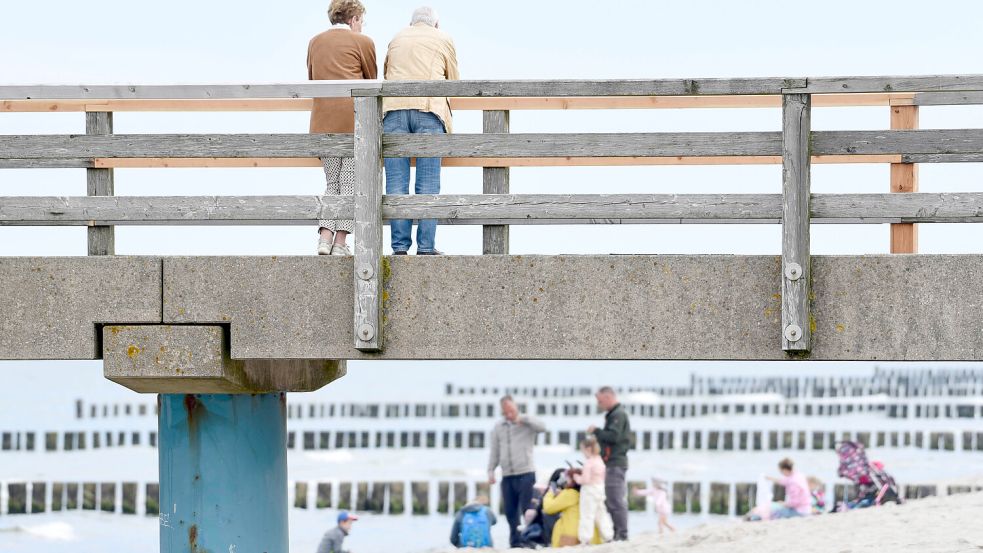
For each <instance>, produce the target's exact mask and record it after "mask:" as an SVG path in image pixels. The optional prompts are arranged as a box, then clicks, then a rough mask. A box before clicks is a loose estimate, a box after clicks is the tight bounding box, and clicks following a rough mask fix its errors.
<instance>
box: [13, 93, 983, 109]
mask: <svg viewBox="0 0 983 553" xmlns="http://www.w3.org/2000/svg"><path fill="white" fill-rule="evenodd" d="M931 96H942V94H931ZM969 96H970V95H969V94H965V93H960V94H958V95H952V96H950V95H948V94H945V97H946V98H950V99H951V101H950V103H969V102H968V101H966V102H963V101H960V97H969ZM915 97H916V95H915V94H913V93H905V94H822V95H817V96H816V98H815V103H814V105H813V107H864V106H889V105H911V104H914V103H915V102H916V100H915ZM450 102H451V108H452V109H453V110H455V111H469V110H472V111H484V110H509V111H519V110H595V109H694V108H695V109H706V108H735V109H739V108H779V107H781V105H782V99H781V96H780V95H777V94H772V95H755V96H608V97H603V96H588V97H563V98H549V97H547V98H536V97H519V98H451V99H450ZM931 102H932V103H931V105H943V103H945V101H944V100H943V99H941V98H939V99H937V100H933V101H931ZM981 103H983V102H981ZM313 105H314V101H313V100H312V99H310V98H283V99H271V98H252V99H231V100H228V99H213V100H96V99H93V100H3V101H0V112H4V113H17V112H35V113H60V112H85V111H113V112H117V111H118V112H197V111H217V112H223V111H310V110H311V107H312V106H313Z"/></svg>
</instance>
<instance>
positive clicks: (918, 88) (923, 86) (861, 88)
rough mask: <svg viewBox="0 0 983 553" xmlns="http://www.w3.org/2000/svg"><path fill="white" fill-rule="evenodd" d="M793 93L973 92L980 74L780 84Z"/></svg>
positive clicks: (980, 86)
mask: <svg viewBox="0 0 983 553" xmlns="http://www.w3.org/2000/svg"><path fill="white" fill-rule="evenodd" d="M784 88H785V90H784V92H786V93H795V94H827V93H844V92H977V91H983V75H980V74H967V75H896V76H877V77H809V78H808V80H807V85H806V86H804V87H799V86H788V87H784Z"/></svg>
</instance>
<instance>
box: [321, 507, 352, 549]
mask: <svg viewBox="0 0 983 553" xmlns="http://www.w3.org/2000/svg"><path fill="white" fill-rule="evenodd" d="M356 520H358V517H357V516H355V515H353V514H351V513H349V512H348V511H342V512H340V513H338V526H335V527H334V528H332V529H330V530H328V531H327V532H325V534H324V537H323V538H321V543H320V544H318V546H317V553H347V552H346V551H345V550H343V549H342V548H341V544H342V543H343V542H344V541H345V536H347V535H348V533H349V532H351V531H352V522H355V521H356Z"/></svg>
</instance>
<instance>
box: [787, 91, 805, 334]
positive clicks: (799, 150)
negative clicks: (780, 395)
mask: <svg viewBox="0 0 983 553" xmlns="http://www.w3.org/2000/svg"><path fill="white" fill-rule="evenodd" d="M811 108H812V97H811V96H810V95H809V94H784V95H782V349H783V350H785V351H788V352H806V351H809V349H810V345H811V344H810V342H811V339H812V332H811V330H810V322H811V318H810V317H811V315H810V313H809V290H810V286H809V279H810V272H811V271H810V268H809V266H810V261H809V194H810V190H809V188H810V187H809V177H810V168H809V164H810V161H811V158H810V155H811V154H810V149H811V148H810V133H811V124H810V120H811Z"/></svg>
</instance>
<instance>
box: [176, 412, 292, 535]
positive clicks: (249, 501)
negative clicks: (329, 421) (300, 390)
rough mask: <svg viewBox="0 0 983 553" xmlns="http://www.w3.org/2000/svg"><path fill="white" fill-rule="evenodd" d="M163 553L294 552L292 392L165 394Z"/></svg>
mask: <svg viewBox="0 0 983 553" xmlns="http://www.w3.org/2000/svg"><path fill="white" fill-rule="evenodd" d="M159 402H160V414H159V419H158V423H159V428H158V436H159V443H158V451H159V456H160V551H161V553H200V552H205V551H208V552H215V553H247V552H253V551H256V552H266V553H286V551H287V547H288V534H287V412H286V411H287V407H286V396H285V394H282V393H278V394H255V395H249V394H237V395H229V394H161V395H160V396H159Z"/></svg>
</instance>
